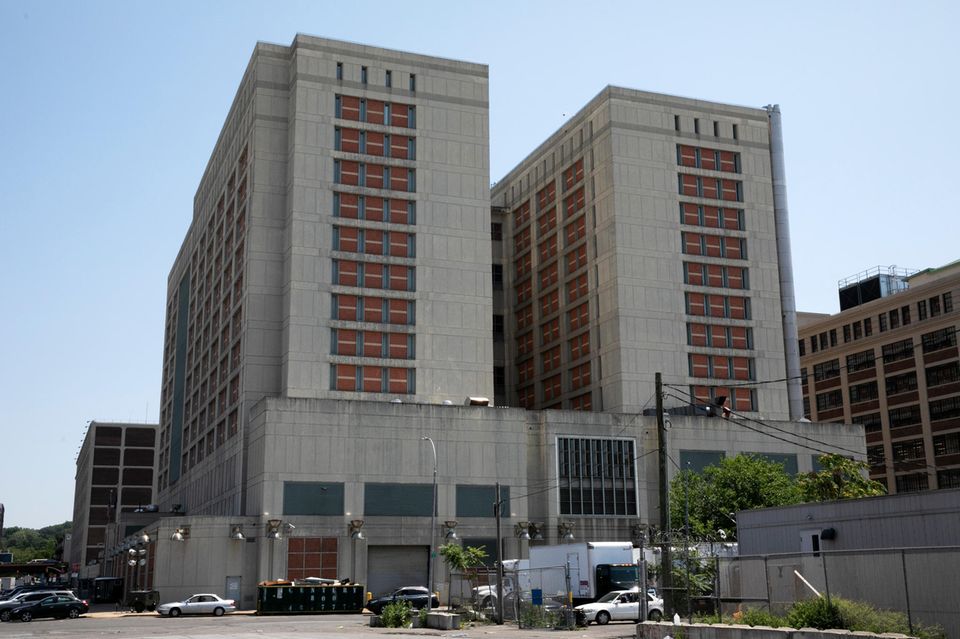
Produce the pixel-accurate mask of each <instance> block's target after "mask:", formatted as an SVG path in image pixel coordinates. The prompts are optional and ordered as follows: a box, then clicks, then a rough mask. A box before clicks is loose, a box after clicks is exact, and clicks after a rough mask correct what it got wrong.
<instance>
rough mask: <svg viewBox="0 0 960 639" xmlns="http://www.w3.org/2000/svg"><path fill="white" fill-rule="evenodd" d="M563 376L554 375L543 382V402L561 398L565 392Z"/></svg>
mask: <svg viewBox="0 0 960 639" xmlns="http://www.w3.org/2000/svg"><path fill="white" fill-rule="evenodd" d="M561 377H562V376H561V375H554V376H553V377H548V378H547V379H545V380H543V401H545V402H549V401H551V400H554V399H557V398H559V397H560V394H561V393H562V392H563V389H562V386H561Z"/></svg>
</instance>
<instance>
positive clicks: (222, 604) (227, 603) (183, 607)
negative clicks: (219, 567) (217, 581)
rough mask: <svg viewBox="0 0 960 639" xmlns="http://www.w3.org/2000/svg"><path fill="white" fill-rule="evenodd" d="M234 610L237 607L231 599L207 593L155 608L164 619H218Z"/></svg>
mask: <svg viewBox="0 0 960 639" xmlns="http://www.w3.org/2000/svg"><path fill="white" fill-rule="evenodd" d="M236 609H237V606H236V605H235V602H234V600H233V599H221V598H220V595H213V594H207V593H205V594H200V595H193V596H192V597H190V598H189V599H185V600H183V601H174V602H172V603H165V604H160V605H159V606H157V612H158V613H160V614H161V615H163V616H165V617H166V616H170V617H179V616H180V615H215V616H217V617H219V616H221V615H223V613H225V612H233V611H234V610H236Z"/></svg>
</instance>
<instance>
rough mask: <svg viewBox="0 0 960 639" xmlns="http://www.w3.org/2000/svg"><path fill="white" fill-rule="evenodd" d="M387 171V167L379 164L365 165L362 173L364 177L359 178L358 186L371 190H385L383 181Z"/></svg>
mask: <svg viewBox="0 0 960 639" xmlns="http://www.w3.org/2000/svg"><path fill="white" fill-rule="evenodd" d="M389 171H390V169H389V167H386V166H382V165H380V164H367V165H365V166H364V167H363V173H364V174H365V177H364V176H361V182H360V186H366V187H369V188H371V189H382V188H385V186H384V184H385V179H386V175H387V173H388V172H389Z"/></svg>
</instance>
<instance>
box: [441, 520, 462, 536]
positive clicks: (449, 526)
mask: <svg viewBox="0 0 960 639" xmlns="http://www.w3.org/2000/svg"><path fill="white" fill-rule="evenodd" d="M443 527H444V528H446V532H445V533H444V534H443V536H444V538H445V539H446V540H447V541H456V540H457V539H459V537H457V521H456V520H454V519H452V520H449V521H445V522H443Z"/></svg>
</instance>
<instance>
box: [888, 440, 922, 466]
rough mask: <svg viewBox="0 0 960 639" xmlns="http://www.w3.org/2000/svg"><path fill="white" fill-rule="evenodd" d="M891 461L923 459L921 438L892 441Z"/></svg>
mask: <svg viewBox="0 0 960 639" xmlns="http://www.w3.org/2000/svg"><path fill="white" fill-rule="evenodd" d="M892 452H893V461H910V460H913V459H923V458H924V452H923V440H922V439H910V440H907V441H904V442H894V443H893V446H892Z"/></svg>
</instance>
